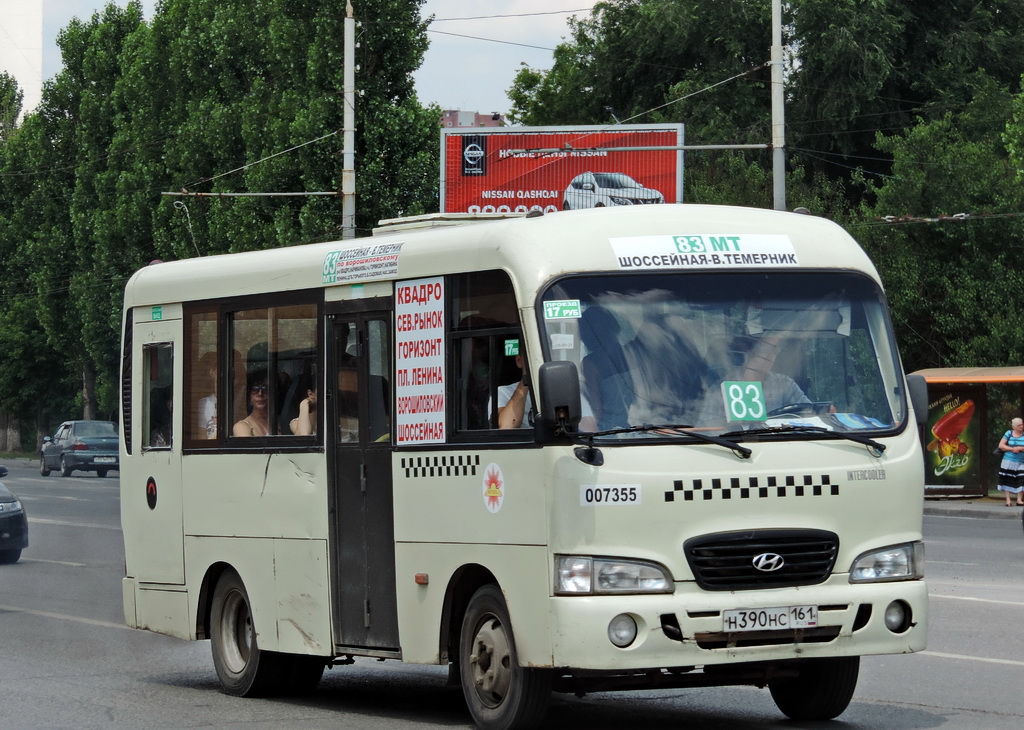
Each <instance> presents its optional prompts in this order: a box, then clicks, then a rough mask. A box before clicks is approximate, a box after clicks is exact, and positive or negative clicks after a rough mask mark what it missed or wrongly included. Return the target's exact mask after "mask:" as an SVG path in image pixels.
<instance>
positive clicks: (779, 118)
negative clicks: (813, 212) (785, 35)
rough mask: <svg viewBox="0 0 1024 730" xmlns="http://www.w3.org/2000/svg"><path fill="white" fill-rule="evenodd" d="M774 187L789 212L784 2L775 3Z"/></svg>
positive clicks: (781, 206)
mask: <svg viewBox="0 0 1024 730" xmlns="http://www.w3.org/2000/svg"><path fill="white" fill-rule="evenodd" d="M771 65H772V188H773V191H774V194H775V210H786V113H785V111H784V108H783V107H784V104H785V86H784V85H783V84H784V80H783V68H782V0H772V50H771Z"/></svg>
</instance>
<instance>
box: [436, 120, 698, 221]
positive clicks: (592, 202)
mask: <svg viewBox="0 0 1024 730" xmlns="http://www.w3.org/2000/svg"><path fill="white" fill-rule="evenodd" d="M682 145H683V125H681V124H666V125H651V124H617V125H614V126H602V127H488V128H466V127H462V128H456V129H442V130H441V212H442V213H527V212H529V211H531V210H543V211H544V212H552V211H556V210H572V209H576V208H595V207H602V206H613V205H650V204H657V203H681V202H682V198H683V151H682V149H681V147H682Z"/></svg>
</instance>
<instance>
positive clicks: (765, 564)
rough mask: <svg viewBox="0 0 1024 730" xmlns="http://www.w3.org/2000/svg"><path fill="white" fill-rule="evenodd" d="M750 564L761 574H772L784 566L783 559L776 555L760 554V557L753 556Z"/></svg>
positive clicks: (784, 561)
mask: <svg viewBox="0 0 1024 730" xmlns="http://www.w3.org/2000/svg"><path fill="white" fill-rule="evenodd" d="M750 562H751V563H753V565H754V567H755V568H756V569H757V570H760V571H761V572H762V573H774V572H775V571H776V570H779V569H781V568H782V566H783V565H785V564H786V560H785V558H783V557H782V556H781V555H779V554H778V553H761V554H760V555H755V556H754V559H753V560H752V561H750Z"/></svg>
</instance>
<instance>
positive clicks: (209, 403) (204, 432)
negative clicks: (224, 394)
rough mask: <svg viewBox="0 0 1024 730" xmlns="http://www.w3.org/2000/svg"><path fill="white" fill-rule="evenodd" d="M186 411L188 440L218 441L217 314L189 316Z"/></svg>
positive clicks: (198, 313)
mask: <svg viewBox="0 0 1024 730" xmlns="http://www.w3.org/2000/svg"><path fill="white" fill-rule="evenodd" d="M187 321H188V324H187V327H188V333H189V334H188V337H189V340H188V349H187V351H186V357H187V359H188V362H187V363H186V380H185V397H184V400H185V406H184V407H185V408H187V410H186V411H185V413H184V422H183V424H182V425H183V427H184V429H185V436H186V439H187V440H201V441H207V440H210V439H215V438H217V428H218V423H217V395H218V393H217V390H218V385H219V382H220V381H219V378H218V376H217V373H218V365H219V363H218V351H217V313H216V312H215V311H212V310H205V311H194V312H190V313H189V314H188V315H187Z"/></svg>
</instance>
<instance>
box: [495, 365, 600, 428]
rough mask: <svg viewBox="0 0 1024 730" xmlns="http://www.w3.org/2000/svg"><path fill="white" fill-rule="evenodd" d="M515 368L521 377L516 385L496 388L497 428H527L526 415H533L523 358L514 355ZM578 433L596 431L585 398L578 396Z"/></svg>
mask: <svg viewBox="0 0 1024 730" xmlns="http://www.w3.org/2000/svg"><path fill="white" fill-rule="evenodd" d="M516 367H518V368H519V370H520V371H521V373H522V377H521V378H520V379H519V381H518V382H516V383H508V384H507V385H499V386H498V428H503V429H505V428H529V427H530V425H531V424H530V423H529V420H530V419H527V418H526V414H527V413H534V408H533V397H532V396H531V395H530V387H529V385H530V383H529V376H528V374H527V372H526V370H525V368H524V362H523V356H522V355H516ZM580 412H581V416H582V417H581V418H580V424H579V430H580V431H596V430H597V420H596V419H595V418H594V412H593V410H591V408H590V404H589V403H588V402H587V399H586V398H585V397H583V396H582V394H581V396H580Z"/></svg>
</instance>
